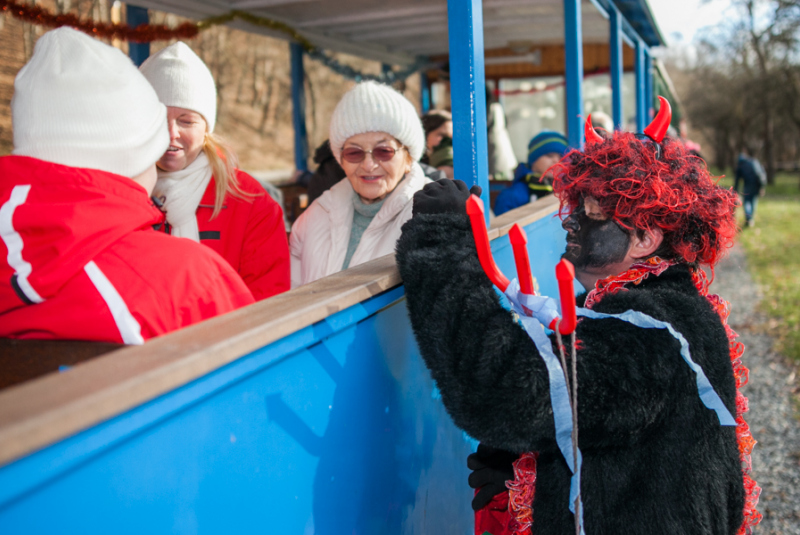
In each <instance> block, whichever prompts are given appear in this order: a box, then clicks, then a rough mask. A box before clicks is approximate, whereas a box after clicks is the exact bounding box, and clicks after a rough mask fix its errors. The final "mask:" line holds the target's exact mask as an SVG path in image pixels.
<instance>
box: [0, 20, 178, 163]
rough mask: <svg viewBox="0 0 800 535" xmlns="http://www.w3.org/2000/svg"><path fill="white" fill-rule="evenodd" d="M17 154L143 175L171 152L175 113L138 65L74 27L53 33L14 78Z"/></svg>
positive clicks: (45, 35) (36, 49) (12, 114)
mask: <svg viewBox="0 0 800 535" xmlns="http://www.w3.org/2000/svg"><path fill="white" fill-rule="evenodd" d="M11 116H12V120H13V125H14V128H13V132H14V150H13V154H15V155H18V156H30V157H32V158H38V159H40V160H45V161H48V162H52V163H57V164H61V165H68V166H70V167H80V168H89V169H100V170H102V171H107V172H109V173H114V174H117V175H122V176H126V177H129V178H131V177H135V176H138V175H140V174H142V173H143V172H144V171H146V170H147V168H148V167H150V166H151V165H153V164H154V163H155V162H156V161H157V160H158V159H159V158H160V157H161V155H162V154H164V152H165V151H166V150H167V148H168V147H169V131H168V130H167V109H166V107H165V106H164V105H163V104H161V103H160V102H159V101H158V97H157V96H156V93H155V91H153V88H152V87H150V84H149V83H147V80H145V79H144V76H142V75H141V74H140V73H139V71H138V70H137V69H136V66H134V64H133V63H132V62H131V60H130V59H129V58H128V57H127V56H125V54H123V53H122V52H120V51H119V50H117V49H116V48H113V47H110V46H108V45H106V44H104V43H101V42H100V41H97V40H96V39H93V38H91V37H89V36H88V35H85V34H83V33H81V32H78V31H76V30H73V29H71V28H59V29H57V30H52V31H50V32H47V33H46V34H44V35H43V36H42V37H40V38H39V40H38V41H37V42H36V47H35V48H34V50H33V56H32V57H31V59H30V61H29V62H28V63H27V64H26V65H25V66H24V67H23V68H22V69H21V70H20V71H19V73H18V74H17V77H16V78H15V79H14V97H13V99H12V100H11Z"/></svg>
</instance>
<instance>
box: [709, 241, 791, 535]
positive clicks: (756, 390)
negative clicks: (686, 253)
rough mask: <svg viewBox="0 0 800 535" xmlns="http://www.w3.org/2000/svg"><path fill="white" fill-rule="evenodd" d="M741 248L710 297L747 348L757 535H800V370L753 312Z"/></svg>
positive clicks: (752, 289)
mask: <svg viewBox="0 0 800 535" xmlns="http://www.w3.org/2000/svg"><path fill="white" fill-rule="evenodd" d="M746 265H747V261H746V258H745V256H744V252H743V251H742V249H741V247H740V246H738V245H737V246H736V247H734V249H733V250H732V251H731V254H730V256H729V257H728V258H727V259H725V260H724V261H722V262H721V263H720V265H719V266H718V267H717V274H716V280H715V281H714V283H713V284H712V286H711V293H717V294H719V295H721V296H722V297H723V298H724V299H726V300H727V301H729V302H730V303H731V309H732V311H731V316H730V318H729V320H728V321H729V323H730V325H731V327H732V328H733V330H734V331H736V332H737V333H739V340H740V341H741V342H742V343H744V345H745V353H744V358H743V361H744V364H745V365H746V366H747V367H748V368H749V369H750V382H749V383H748V385H747V386H745V387H744V388H743V389H742V392H743V393H744V395H745V396H747V398H749V400H750V412H749V413H748V414H747V415H746V416H745V419H746V420H747V422H748V423H749V424H750V429H751V430H752V433H753V436H754V437H755V439H756V440H757V441H758V444H757V445H756V447H755V449H754V450H753V456H752V457H753V477H754V479H755V480H756V481H757V482H758V484H759V486H760V487H761V488H762V491H761V498H760V499H759V503H758V510H759V511H761V514H762V515H764V519H763V520H762V521H761V524H760V525H759V526H758V527H757V528H756V530H755V533H756V535H767V534H769V535H800V420H798V417H797V412H796V411H795V408H794V407H795V404H794V403H795V402H794V401H793V394H792V392H793V391H794V392H795V394H794V396H795V399H796V398H797V395H798V394H797V392H798V390H797V389H798V385H800V379H798V375H800V369H798V367H797V366H793V365H790V364H789V363H788V362H787V361H786V359H784V358H783V357H781V356H780V355H779V354H777V353H775V351H774V350H773V348H772V341H771V339H770V337H769V336H767V335H766V334H764V328H763V325H764V323H765V321H766V319H765V317H764V316H763V315H762V314H760V313H758V312H757V311H756V310H755V305H756V303H757V302H758V300H759V299H760V298H761V293H760V292H759V290H758V287H757V285H756V284H755V283H754V282H753V280H752V279H751V278H750V274H749V273H748V272H747V269H746Z"/></svg>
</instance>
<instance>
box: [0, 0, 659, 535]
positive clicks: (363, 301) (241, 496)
mask: <svg viewBox="0 0 800 535" xmlns="http://www.w3.org/2000/svg"><path fill="white" fill-rule="evenodd" d="M139 4H140V5H141V6H142V7H143V8H152V9H158V10H161V11H169V12H173V13H176V14H179V15H184V16H188V17H192V18H195V19H202V18H205V17H208V16H211V15H218V14H224V13H225V12H226V11H227V10H228V9H230V8H232V7H236V8H237V9H244V10H247V11H248V12H250V13H252V14H254V15H256V16H259V17H269V18H271V19H273V20H279V21H281V22H284V23H286V24H288V25H290V26H292V27H294V28H296V29H298V30H299V31H300V32H301V34H302V35H303V36H304V37H306V38H307V39H309V40H310V41H311V42H312V43H313V44H314V45H315V46H317V47H319V48H324V49H326V50H337V51H346V52H350V53H356V54H359V55H361V56H363V57H367V58H371V59H376V60H379V61H383V62H386V63H390V64H394V65H401V66H402V65H410V64H412V63H414V62H416V61H417V60H418V58H419V57H434V56H437V55H442V54H447V53H448V51H449V64H450V81H451V94H452V97H451V102H452V108H453V110H454V123H455V140H454V153H455V172H456V176H458V177H460V178H462V179H467V181H471V182H473V183H478V184H480V185H482V186H483V190H484V203H488V191H489V188H488V187H487V186H488V173H487V163H486V121H485V118H486V113H485V92H484V87H485V86H484V84H485V71H484V69H485V67H484V51H486V53H487V55H491V56H492V57H501V55H502V53H501V52H498V51H502V50H507V55H508V56H509V59H508V61H506V62H497V63H495V65H496V66H497V65H500V66H502V68H503V69H505V71H498V70H497V69H496V68H494V67H492V69H494V70H493V71H492V73H493V74H492V76H493V77H494V78H498V77H502V76H504V75H508V76H515V74H514V73H515V72H516V73H517V74H516V75H523V76H529V75H530V73H528V71H526V69H528V70H529V69H530V68H531V66H530V65H528V63H529V62H526V61H516V60H515V59H514V58H513V57H512V54H513V53H514V52H513V51H512V50H511V49H510V48H509V43H510V42H511V41H519V40H521V39H528V40H531V42H532V43H534V44H536V43H539V42H545V43H547V44H551V45H552V44H553V43H554V42H561V45H560V46H561V47H562V48H563V52H561V53H562V54H563V55H564V56H563V57H565V58H566V62H565V64H564V63H563V62H562V72H563V74H565V77H566V102H565V108H566V110H567V113H566V117H567V125H566V126H567V131H568V134H569V135H568V137H569V139H570V141H571V143H572V144H573V146H576V147H579V146H580V145H581V143H582V139H581V135H582V128H581V126H582V125H581V118H580V115H582V95H581V91H582V88H581V83H580V82H581V79H582V76H583V54H584V52H585V51H586V50H587V46H589V47H591V46H595V45H596V46H604V47H605V49H606V50H608V51H610V55H609V59H608V64H609V68H610V72H611V80H612V88H613V90H614V91H613V97H612V100H613V104H614V108H613V109H614V119H615V122H616V123H617V124H621V123H622V116H621V114H622V112H621V109H622V108H621V102H622V94H621V78H622V72H623V63H624V54H623V43H624V42H627V43H628V45H629V46H630V47H631V48H632V50H633V55H634V59H635V61H634V67H635V70H636V73H637V100H636V102H637V109H638V114H637V118H638V120H637V122H640V123H641V124H644V121H645V119H646V116H647V110H648V107H649V105H650V103H651V102H652V94H650V93H648V91H651V88H652V82H651V78H652V77H651V76H650V67H651V63H650V60H649V59H648V58H649V56H648V53H647V50H648V47H650V46H655V45H658V44H660V43H661V42H662V39H661V37H660V35H658V30H657V28H656V26H655V24H654V23H653V20H652V15H651V14H650V12H649V9H648V7H647V3H646V1H645V0H626V1H619V2H612V1H611V0H596V1H594V2H591V3H590V2H585V3H581V2H578V1H577V0H566V1H564V2H563V4H562V2H561V1H560V0H535V1H534V0H495V1H489V0H486V1H485V2H484V3H483V5H482V2H481V0H448V1H445V0H428V1H426V2H419V1H415V0H396V1H395V2H392V3H391V4H388V5H382V6H381V7H378V6H377V4H376V5H375V6H372V5H371V4H370V6H369V7H365V4H364V3H363V2H355V1H352V2H351V1H346V0H340V1H336V2H332V1H325V0H244V1H239V2H236V3H235V5H228V4H227V3H224V2H219V1H212V0H203V1H189V0H169V1H167V0H153V1H149V0H140V1H139ZM133 12H134V13H135V12H137V11H136V10H135V9H134V10H133ZM138 13H139V14H140V15H142V14H144V15H145V16H146V11H144V10H143V9H142V10H139V11H138ZM129 19H130V17H129ZM606 19H608V20H606ZM555 20H558V21H563V32H562V30H561V27H560V26H559V25H558V24H555V23H554V21H555ZM387 21H388V22H387ZM378 22H380V23H381V24H382V25H381V26H380V29H379V28H377V27H375V30H374V31H371V32H367V30H368V29H369V28H370V27H373V26H374V25H375V24H376V23H378ZM582 22H583V24H582ZM231 24H232V25H235V26H237V27H240V28H242V29H245V30H248V31H253V32H261V33H270V31H269V30H266V29H265V28H263V27H260V26H252V25H249V24H247V23H244V22H241V21H234V22H232V23H231ZM559 24H560V22H559ZM448 35H449V37H448ZM281 36H282V35H281ZM583 38H586V39H587V40H589V39H590V38H591V42H588V43H587V44H586V45H584V44H582V39H583ZM603 39H605V42H603ZM292 50H293V62H294V64H295V72H294V76H293V78H294V82H295V88H294V92H293V93H294V103H295V109H296V110H302V108H303V106H302V105H303V102H302V91H301V88H302V76H303V74H302V61H299V62H298V61H297V60H298V58H300V59H302V53H303V49H302V48H301V47H299V46H295V45H293V46H292ZM145 52H146V51H145ZM132 53H133V54H141V53H142V48H141V47H136V46H134V47H132ZM546 63H547V64H548V65H551V66H552V64H553V61H552V60H550V59H548V60H547V62H546ZM565 66H566V68H564V67H565ZM533 67H536V66H535V65H534V66H533ZM515 69H516V70H515ZM504 73H505V74H504ZM520 73H522V74H520ZM426 98H427V99H429V94H428V93H427V92H426V91H423V101H424V100H425V99H426ZM428 103H429V100H428ZM303 123H304V118H303V116H302V113H296V114H295V125H296V131H297V136H296V140H297V151H296V154H297V160H298V168H303V167H304V166H305V161H306V159H307V158H306V156H307V154H306V153H304V151H306V150H307V149H306V148H305V139H304V132H305V127H304V124H303ZM470 179H471V180H470ZM556 210H557V203H556V201H555V199H554V198H553V197H549V198H545V199H541V200H539V201H536V202H535V203H532V204H529V205H527V206H524V207H522V208H519V209H517V210H513V211H511V212H509V213H507V214H504V215H503V216H501V217H498V218H496V219H494V220H493V221H492V224H491V227H490V230H489V235H490V239H491V240H492V242H491V243H492V250H493V252H494V256H495V258H496V260H497V263H498V265H499V266H500V268H501V269H502V270H503V271H505V272H506V273H514V261H513V256H512V252H511V246H510V243H509V240H508V236H507V233H508V230H509V229H510V227H511V226H512V225H513V224H514V223H519V224H520V225H521V226H522V227H523V229H524V230H525V232H526V233H527V236H528V244H529V245H528V246H529V249H530V256H531V266H532V269H533V272H534V274H536V275H537V277H538V280H539V284H540V286H541V289H542V291H543V292H544V293H545V294H548V295H555V294H556V284H555V279H554V276H553V267H554V265H555V263H556V261H557V260H558V258H559V256H560V254H561V252H562V251H563V230H562V229H561V226H560V222H559V220H558V218H556V217H554V216H555V213H556ZM3 344H4V345H3V346H2V347H3V348H4V349H3V354H4V357H3V361H4V362H6V363H10V364H18V361H19V359H18V358H17V357H18V355H19V354H20V348H19V347H17V346H15V344H14V343H13V341H8V340H6V341H3ZM85 346H86V345H85V344H84V345H81V344H80V343H77V344H75V343H72V344H70V343H68V342H54V343H50V345H48V344H43V345H39V346H38V350H39V357H38V358H37V359H33V360H34V361H35V362H49V363H51V364H52V363H54V362H59V361H60V363H62V364H70V363H73V362H77V361H78V360H81V359H82V358H85V357H86V356H87V351H88V352H89V353H91V352H92V351H94V352H98V353H99V352H103V351H107V350H108V349H109V348H108V347H101V346H99V345H96V346H94V349H91V348H90V349H86V347H85ZM79 354H80V355H83V356H80V355H79ZM11 359H16V360H11ZM11 367H13V366H9V369H10V368H11ZM474 447H475V443H474V441H473V440H472V439H471V438H470V437H468V436H466V435H465V434H464V433H463V432H462V431H460V430H459V429H457V428H456V427H455V426H454V425H453V423H452V422H451V421H450V419H449V417H448V415H447V413H446V412H445V410H444V408H443V406H442V404H441V401H440V400H439V399H438V392H437V389H436V385H435V384H433V382H432V380H431V379H430V376H429V374H428V372H427V370H426V369H425V366H424V364H423V363H422V360H421V358H420V356H419V352H418V349H417V347H416V344H415V341H414V338H413V335H412V332H411V329H410V325H409V322H408V318H407V313H406V308H405V300H404V290H403V285H402V281H401V280H400V277H399V275H398V272H397V269H396V267H395V264H394V258H393V257H392V256H387V257H384V258H381V259H378V260H375V261H373V262H370V263H368V264H364V265H361V266H357V267H355V268H352V269H349V270H346V271H344V272H341V273H338V274H335V275H332V276H330V277H327V278H325V279H322V280H319V281H317V282H315V283H313V284H309V285H307V286H303V287H300V288H297V289H294V290H292V291H290V292H288V293H285V294H282V295H278V296H275V297H273V298H271V299H268V300H266V301H262V302H260V303H256V304H254V305H252V306H249V307H247V308H245V309H240V310H238V311H235V312H232V313H230V314H227V315H224V316H221V317H217V318H214V319H212V320H209V321H206V322H204V323H201V324H198V325H194V326H192V327H189V328H187V329H184V330H182V331H179V332H175V333H173V334H170V335H167V336H163V337H160V338H157V339H154V340H152V341H150V342H148V343H147V344H145V345H143V346H136V347H126V348H122V349H119V350H116V351H113V352H111V353H107V354H105V355H103V356H101V357H97V358H94V359H92V360H88V361H86V362H83V363H81V364H79V365H76V366H74V367H73V368H71V369H69V370H67V371H65V372H63V373H49V374H47V375H44V376H42V377H39V378H36V379H33V380H29V381H26V382H23V383H21V384H18V385H15V386H12V387H9V388H5V389H3V390H0V533H3V534H16V533H20V534H22V533H24V534H31V533H48V534H50V533H80V534H86V533H107V532H110V531H113V532H115V533H161V532H164V533H252V532H260V533H348V534H350V533H462V534H468V533H471V532H472V529H473V528H472V525H473V517H472V511H471V508H470V498H471V490H470V489H469V487H468V486H467V485H466V478H467V475H468V472H467V469H466V466H465V458H466V456H467V455H468V454H469V453H470V451H472V450H473V448H474Z"/></svg>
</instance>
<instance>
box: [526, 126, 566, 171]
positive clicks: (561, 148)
mask: <svg viewBox="0 0 800 535" xmlns="http://www.w3.org/2000/svg"><path fill="white" fill-rule="evenodd" d="M567 148H568V147H567V138H565V137H564V136H562V135H561V134H559V133H558V132H553V131H551V130H545V131H543V132H540V133H539V134H538V135H536V136H534V137H533V139H531V142H530V143H528V167H532V166H533V164H534V162H535V161H536V160H538V159H539V158H541V157H542V156H544V155H545V154H550V153H551V152H557V153H559V154H560V155H562V156H563V155H564V154H565V153H566V152H567Z"/></svg>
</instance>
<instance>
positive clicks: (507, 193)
mask: <svg viewBox="0 0 800 535" xmlns="http://www.w3.org/2000/svg"><path fill="white" fill-rule="evenodd" d="M552 193H553V187H552V186H550V185H548V184H541V183H540V182H539V176H538V175H534V174H533V172H532V171H531V169H530V167H528V166H527V165H525V164H524V163H521V164H519V165H518V166H517V169H516V170H515V171H514V182H513V183H512V184H511V185H510V186H509V187H507V188H506V189H504V190H503V191H501V192H500V194H499V195H498V196H497V200H496V201H495V203H494V209H493V211H494V215H501V214H504V213H506V212H508V211H509V210H513V209H514V208H519V207H520V206H524V205H526V204H528V203H529V202H531V201H532V200H536V199H538V198H540V197H545V196H547V195H551V194H552Z"/></svg>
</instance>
